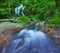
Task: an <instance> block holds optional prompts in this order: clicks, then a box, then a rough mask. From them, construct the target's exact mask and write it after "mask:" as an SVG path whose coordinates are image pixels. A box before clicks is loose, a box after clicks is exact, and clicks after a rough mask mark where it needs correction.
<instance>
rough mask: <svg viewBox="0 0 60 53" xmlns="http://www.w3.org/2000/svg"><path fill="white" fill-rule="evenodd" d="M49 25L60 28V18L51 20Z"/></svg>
mask: <svg viewBox="0 0 60 53" xmlns="http://www.w3.org/2000/svg"><path fill="white" fill-rule="evenodd" d="M49 24H50V25H52V24H55V25H57V26H60V18H59V17H53V18H52V19H50V20H49Z"/></svg>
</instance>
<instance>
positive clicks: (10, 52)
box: [1, 29, 60, 53]
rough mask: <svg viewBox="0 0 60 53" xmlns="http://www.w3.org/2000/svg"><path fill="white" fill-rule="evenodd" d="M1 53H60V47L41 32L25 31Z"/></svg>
mask: <svg viewBox="0 0 60 53" xmlns="http://www.w3.org/2000/svg"><path fill="white" fill-rule="evenodd" d="M1 53H60V46H57V45H56V43H55V42H54V41H53V40H52V39H51V38H50V37H48V36H47V35H45V34H44V33H43V32H41V31H37V30H28V29H23V30H21V31H20V32H19V33H18V34H17V35H16V36H15V37H14V38H13V39H12V41H10V42H9V43H7V44H6V45H5V46H4V47H3V49H2V51H1Z"/></svg>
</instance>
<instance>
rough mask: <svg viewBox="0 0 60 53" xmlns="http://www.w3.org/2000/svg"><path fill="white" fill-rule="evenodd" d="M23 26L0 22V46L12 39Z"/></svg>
mask: <svg viewBox="0 0 60 53" xmlns="http://www.w3.org/2000/svg"><path fill="white" fill-rule="evenodd" d="M23 25H24V24H18V23H11V22H2V23H0V46H2V45H4V44H5V43H6V42H8V41H9V39H11V37H13V35H15V34H16V33H17V32H18V31H19V30H20V29H22V28H23Z"/></svg>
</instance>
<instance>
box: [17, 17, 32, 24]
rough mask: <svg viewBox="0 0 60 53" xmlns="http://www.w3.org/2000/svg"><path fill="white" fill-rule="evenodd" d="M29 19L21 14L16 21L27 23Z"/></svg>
mask: <svg viewBox="0 0 60 53" xmlns="http://www.w3.org/2000/svg"><path fill="white" fill-rule="evenodd" d="M30 21H31V20H30V19H29V18H28V17H26V16H21V17H18V20H17V23H28V22H30Z"/></svg>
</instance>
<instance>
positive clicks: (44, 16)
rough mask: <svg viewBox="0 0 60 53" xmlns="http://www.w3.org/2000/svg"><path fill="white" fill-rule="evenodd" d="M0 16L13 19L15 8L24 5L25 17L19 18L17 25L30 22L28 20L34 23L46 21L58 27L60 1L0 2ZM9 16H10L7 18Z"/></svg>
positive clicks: (59, 23)
mask: <svg viewBox="0 0 60 53" xmlns="http://www.w3.org/2000/svg"><path fill="white" fill-rule="evenodd" d="M0 2H1V3H0V15H1V16H3V15H5V16H8V17H10V16H12V17H14V16H15V15H14V9H15V7H17V6H19V5H21V4H23V5H25V6H26V7H25V11H24V13H25V16H20V17H19V19H18V21H17V22H18V23H21V22H30V18H33V19H34V20H36V21H41V20H46V21H49V24H50V23H51V24H52V23H53V24H56V25H60V22H59V19H60V0H3V1H2V0H1V1H0ZM9 15H10V16H9Z"/></svg>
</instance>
